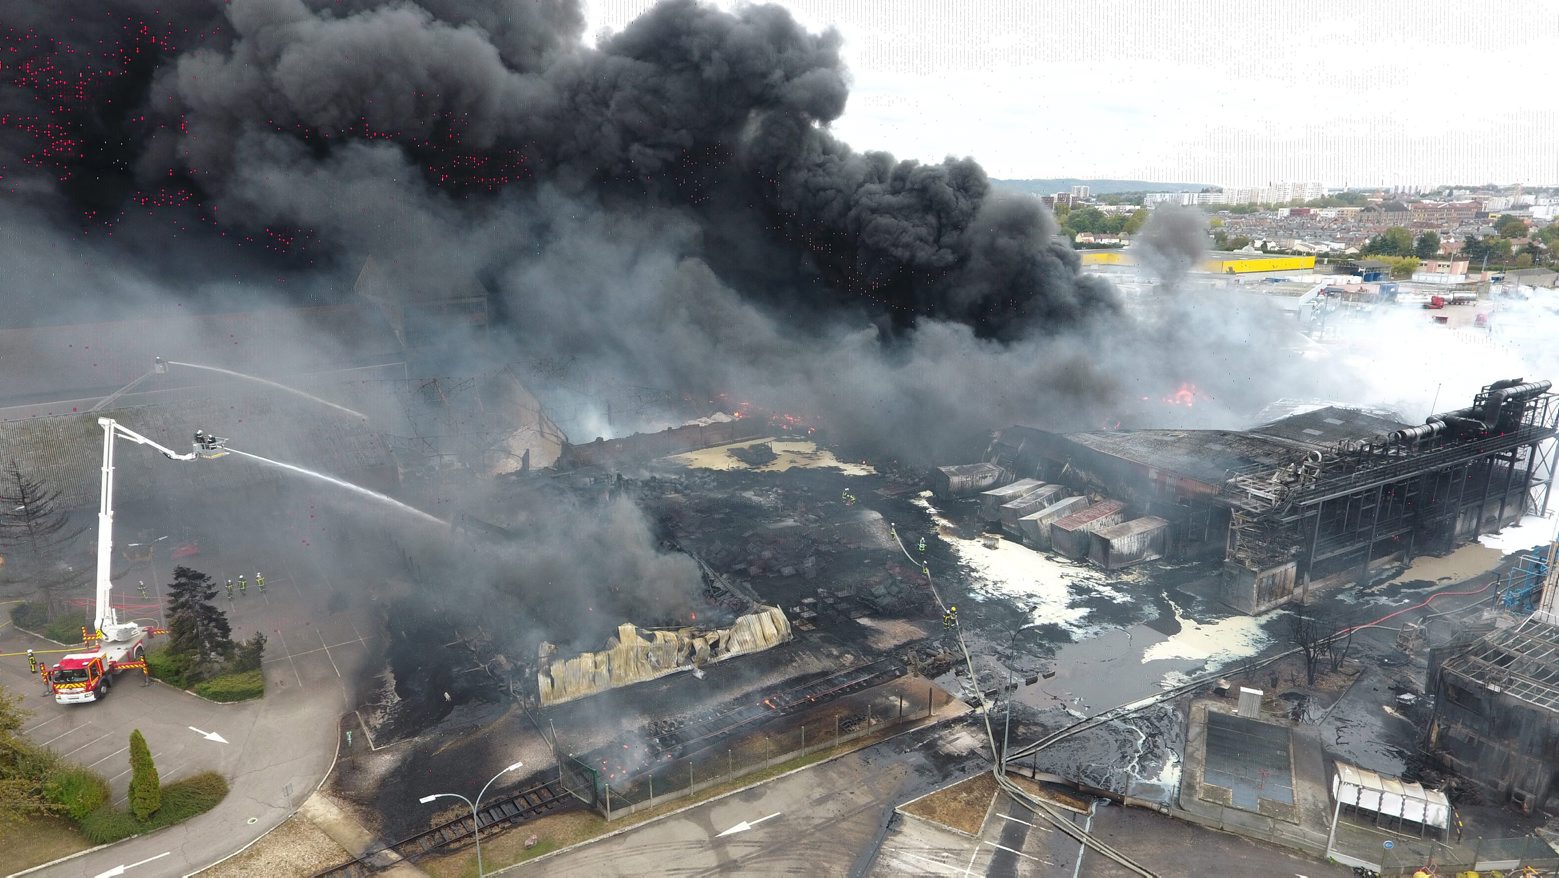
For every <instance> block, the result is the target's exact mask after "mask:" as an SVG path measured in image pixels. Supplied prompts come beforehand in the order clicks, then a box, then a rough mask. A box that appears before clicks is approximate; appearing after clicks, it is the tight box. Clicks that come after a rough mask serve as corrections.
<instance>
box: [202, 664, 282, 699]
mask: <svg viewBox="0 0 1559 878" xmlns="http://www.w3.org/2000/svg"><path fill="white" fill-rule="evenodd" d="M194 691H195V694H196V695H199V696H200V697H202V698H209V699H211V700H212V701H248V700H249V699H251V698H259V697H260V696H262V695H264V694H265V677H263V676H261V674H260V672H259V671H243V672H242V673H238V674H223V675H221V676H219V677H212V678H211V679H209V680H207V681H205V682H203V683H196V684H195V690H194Z"/></svg>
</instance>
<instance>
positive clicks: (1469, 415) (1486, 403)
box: [1386, 378, 1553, 445]
mask: <svg viewBox="0 0 1559 878" xmlns="http://www.w3.org/2000/svg"><path fill="white" fill-rule="evenodd" d="M1551 387H1553V382H1552V381H1529V382H1526V383H1522V380H1521V379H1520V378H1506V379H1503V380H1501V381H1496V382H1494V383H1493V384H1490V385H1489V386H1488V387H1485V388H1484V389H1483V393H1481V394H1479V395H1480V396H1482V397H1483V403H1482V405H1473V406H1468V407H1467V408H1461V409H1456V410H1455V411H1449V412H1442V413H1440V414H1437V415H1430V416H1429V417H1428V418H1427V419H1426V420H1425V421H1424V423H1423V424H1422V425H1420V426H1417V427H1404V428H1402V429H1400V430H1393V431H1391V432H1390V433H1387V434H1386V441H1387V442H1388V443H1390V444H1392V445H1416V444H1418V443H1419V442H1423V441H1425V440H1428V439H1432V438H1434V437H1436V436H1439V435H1442V434H1444V433H1446V432H1447V431H1450V432H1453V433H1460V432H1464V431H1471V432H1480V433H1486V432H1491V431H1493V430H1496V429H1499V428H1500V427H1501V426H1507V427H1508V426H1509V425H1502V424H1501V421H1502V413H1503V412H1504V409H1505V406H1506V405H1507V404H1509V403H1513V402H1526V401H1527V400H1529V399H1531V398H1532V397H1534V396H1540V395H1542V394H1544V393H1547V392H1548V390H1549V388H1551Z"/></svg>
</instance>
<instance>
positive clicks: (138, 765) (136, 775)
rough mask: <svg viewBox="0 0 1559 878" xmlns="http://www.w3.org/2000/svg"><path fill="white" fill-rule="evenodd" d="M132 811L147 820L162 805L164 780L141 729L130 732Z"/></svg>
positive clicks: (141, 818) (136, 815)
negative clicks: (162, 780) (160, 775)
mask: <svg viewBox="0 0 1559 878" xmlns="http://www.w3.org/2000/svg"><path fill="white" fill-rule="evenodd" d="M130 769H131V771H132V772H133V773H132V774H131V775H130V813H131V814H134V815H135V817H136V819H137V820H145V819H146V818H148V817H150V816H152V813H153V812H155V811H156V810H157V809H158V808H161V807H162V782H161V780H160V779H159V778H158V777H157V765H156V764H155V763H154V762H152V751H151V750H149V749H148V748H147V746H146V737H145V736H144V735H142V734H141V730H140V729H136V730H134V731H132V732H131V733H130Z"/></svg>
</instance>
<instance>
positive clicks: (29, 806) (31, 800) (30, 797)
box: [0, 687, 58, 824]
mask: <svg viewBox="0 0 1559 878" xmlns="http://www.w3.org/2000/svg"><path fill="white" fill-rule="evenodd" d="M26 717H27V711H25V710H23V709H22V699H21V697H20V696H17V695H12V694H11V693H10V692H9V691H7V690H6V689H5V688H4V687H0V824H5V823H14V822H17V821H19V820H24V819H26V818H28V817H35V816H39V815H43V814H50V813H53V812H54V811H56V810H58V808H57V806H56V805H54V804H53V803H52V802H50V801H49V798H48V796H47V795H46V794H45V792H44V782H45V781H46V780H47V779H48V776H49V771H50V769H51V768H52V767H53V764H54V762H55V760H54V758H53V756H51V755H50V753H49V752H48V751H47V750H43V749H42V748H39V747H36V746H34V745H33V744H32V743H31V742H29V741H27V740H26V739H25V738H23V737H22V736H21V734H20V732H21V728H22V721H23V720H24V719H26Z"/></svg>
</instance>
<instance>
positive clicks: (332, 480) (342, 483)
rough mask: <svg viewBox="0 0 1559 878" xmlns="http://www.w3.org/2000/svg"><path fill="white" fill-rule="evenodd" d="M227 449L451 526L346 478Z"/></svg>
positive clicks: (235, 449)
mask: <svg viewBox="0 0 1559 878" xmlns="http://www.w3.org/2000/svg"><path fill="white" fill-rule="evenodd" d="M227 451H228V452H229V453H231V454H238V455H242V456H243V457H247V458H249V459H251V460H258V461H259V462H261V463H265V464H270V465H271V466H275V467H280V468H282V469H285V470H291V471H292V472H295V473H298V474H299V475H305V476H309V477H311V478H316V479H319V480H321V481H325V482H330V483H331V484H333V485H337V486H339V487H342V488H345V489H347V490H348V491H353V492H356V493H358V494H362V495H363V496H365V497H372V498H373V499H375V500H378V501H379V502H380V503H387V504H389V505H391V506H395V507H397V508H399V509H401V510H402V511H404V512H408V513H410V514H412V515H415V516H417V517H418V518H421V519H423V520H425V521H430V522H432V523H434V524H437V525H440V526H442V527H448V526H449V522H447V521H444V520H443V519H442V518H439V517H438V516H435V515H432V514H430V513H427V512H423V511H422V510H421V509H418V508H417V507H415V506H411V505H408V504H406V503H402V502H401V501H399V500H397V499H395V498H394V497H391V496H390V495H388V494H381V493H379V492H378V491H373V490H370V489H368V488H365V487H363V486H362V485H355V484H353V483H351V482H348V481H346V480H345V479H338V478H336V477H335V476H331V475H326V474H325V473H322V472H316V471H315V470H311V469H308V468H307V467H301V466H297V465H296V464H291V463H283V462H281V461H279V460H271V459H270V458H269V457H261V456H260V455H258V454H250V453H249V452H247V451H239V450H238V449H237V448H229V449H227Z"/></svg>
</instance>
